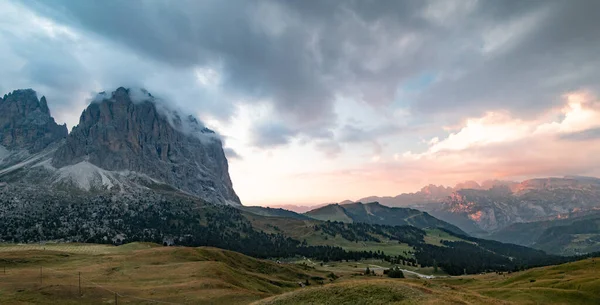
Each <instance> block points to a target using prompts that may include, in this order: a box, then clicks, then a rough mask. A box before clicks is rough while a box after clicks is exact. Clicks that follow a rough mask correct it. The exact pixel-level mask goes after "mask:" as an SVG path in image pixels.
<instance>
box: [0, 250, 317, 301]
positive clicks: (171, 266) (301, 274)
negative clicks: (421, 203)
mask: <svg viewBox="0 0 600 305" xmlns="http://www.w3.org/2000/svg"><path fill="white" fill-rule="evenodd" d="M113 248H114V249H108V250H107V251H101V252H102V253H100V254H98V253H95V254H84V253H69V252H66V251H54V250H45V251H44V250H19V251H12V252H1V253H0V304H32V303H33V304H99V303H114V294H113V293H112V292H111V291H114V292H117V293H118V294H119V295H122V296H120V297H118V301H119V304H129V303H131V304H140V303H141V304H144V303H152V302H147V301H144V300H141V299H139V298H146V299H153V300H159V301H163V302H173V303H186V304H195V303H204V304H244V303H249V302H252V301H255V300H258V299H261V298H265V297H268V296H272V295H275V294H280V293H284V292H287V291H291V290H293V289H295V288H297V287H299V284H298V282H300V281H303V282H304V281H306V279H310V278H311V277H313V276H320V277H322V276H324V273H323V272H319V271H315V270H313V269H308V270H304V269H303V268H301V267H298V266H295V265H288V264H276V263H274V262H270V261H264V260H257V259H254V258H250V257H247V256H245V255H242V254H239V253H236V252H231V251H225V250H221V249H215V248H204V247H202V248H179V247H176V248H173V247H149V248H148V247H145V246H143V245H139V244H137V245H129V246H124V248H121V247H113ZM138 248H146V249H141V250H136V249H138ZM4 266H7V273H6V274H3V269H2V268H3V267H4ZM40 267H42V272H43V276H42V283H41V284H40ZM79 272H81V274H82V279H83V281H82V284H83V291H82V296H79V294H78V273H79ZM313 282H314V281H313ZM99 286H101V287H103V288H101V287H99Z"/></svg>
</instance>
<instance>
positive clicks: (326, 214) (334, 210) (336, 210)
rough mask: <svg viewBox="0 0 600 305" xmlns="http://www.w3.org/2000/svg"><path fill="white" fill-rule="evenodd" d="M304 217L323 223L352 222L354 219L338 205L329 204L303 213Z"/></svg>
mask: <svg viewBox="0 0 600 305" xmlns="http://www.w3.org/2000/svg"><path fill="white" fill-rule="evenodd" d="M304 214H305V215H307V216H309V217H311V218H314V219H318V220H323V221H327V220H329V221H341V222H354V219H352V217H351V216H350V215H348V213H347V212H346V209H345V208H344V207H343V206H341V205H339V204H329V205H326V206H324V207H320V208H317V209H314V210H311V211H308V212H306V213H304Z"/></svg>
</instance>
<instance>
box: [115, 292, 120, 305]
mask: <svg viewBox="0 0 600 305" xmlns="http://www.w3.org/2000/svg"><path fill="white" fill-rule="evenodd" d="M118 304H119V299H118V298H117V293H116V292H115V305H118Z"/></svg>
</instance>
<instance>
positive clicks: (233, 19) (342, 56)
mask: <svg viewBox="0 0 600 305" xmlns="http://www.w3.org/2000/svg"><path fill="white" fill-rule="evenodd" d="M599 10H600V2H598V1H594V0H581V1H570V2H569V1H561V0H549V1H525V2H524V1H516V0H515V1H513V0H507V1H474V0H473V1H469V0H467V1H460V0H459V1H451V0H447V1H412V0H408V1H375V2H373V1H286V2H280V1H270V0H250V1H244V0H231V1H217V0H208V1H190V0H182V1H169V0H155V1H116V0H106V1H88V0H81V1H69V0H49V1H41V0H21V1H17V0H9V1H1V2H0V62H2V67H1V68H0V79H2V82H1V83H0V90H2V91H3V93H5V92H8V91H11V90H14V89H17V88H34V89H36V90H37V91H38V93H39V94H40V95H46V96H47V98H48V102H49V107H50V108H51V110H52V113H53V114H54V115H55V116H56V118H57V121H59V122H63V121H65V122H67V123H68V125H69V126H73V125H74V124H76V123H77V121H78V118H79V114H80V112H81V110H82V109H83V108H84V107H85V106H86V104H87V103H88V101H90V99H91V98H92V97H91V96H90V92H99V91H104V90H106V91H111V90H114V88H117V87H119V86H124V87H128V88H129V87H141V88H146V89H147V90H148V91H150V92H152V93H153V94H155V95H157V96H160V97H162V98H164V99H165V100H168V101H169V102H170V103H173V106H174V107H175V108H177V109H185V111H186V112H189V113H191V114H194V115H196V116H198V117H199V118H201V119H202V120H203V121H204V122H212V123H215V125H218V126H219V127H220V129H223V130H225V131H226V133H225V134H227V136H229V137H230V138H231V139H232V140H231V142H230V143H229V142H228V145H230V144H231V145H230V147H231V148H232V149H235V150H236V151H238V152H240V153H241V154H243V155H244V162H252V157H251V156H250V154H251V153H253V152H255V151H261V150H264V151H269V152H271V153H272V154H274V155H277V153H278V152H279V153H281V152H284V151H286V150H285V148H290V147H295V148H299V147H300V148H302V149H306V150H311V151H314V150H316V151H318V152H320V153H321V155H320V157H321V158H322V154H323V153H324V154H325V155H326V156H328V157H336V159H333V158H326V159H327V162H324V163H323V164H322V166H324V167H328V166H330V167H332V168H335V169H336V170H340V168H342V167H346V168H356V169H357V170H372V171H374V173H373V175H371V174H369V175H368V177H370V179H375V176H374V175H375V173H379V174H382V175H384V173H386V172H387V170H388V169H386V168H380V167H382V166H383V167H385V166H387V165H389V164H392V165H390V166H389V171H390V172H395V171H393V170H395V169H398V170H401V172H397V173H402V175H405V174H407V175H408V176H409V177H417V178H415V179H421V178H418V177H419V174H418V170H417V169H413V167H414V166H417V165H419V166H422V167H423V168H424V169H426V170H430V171H431V175H433V174H436V175H440V177H446V178H444V179H450V178H448V177H450V176H452V177H454V176H457V175H459V174H460V175H467V174H474V175H475V174H476V171H475V169H476V166H481V167H482V169H489V168H492V167H493V166H492V164H496V165H497V166H503V167H505V168H507V171H506V173H509V172H528V173H532V171H533V168H534V166H532V167H531V168H532V170H527V171H524V170H517V168H516V167H513V166H511V165H510V164H522V165H523V166H524V165H526V164H528V162H530V163H531V164H539V166H537V165H536V166H537V168H538V169H539V170H540V173H549V172H558V171H559V170H566V171H574V170H575V169H581V170H582V171H585V170H586V167H585V166H584V165H585V164H586V162H592V161H597V160H595V159H591V158H592V157H590V156H591V155H588V154H587V153H586V151H595V148H594V147H592V146H590V145H591V144H590V143H595V142H594V141H596V140H595V139H596V136H595V134H596V131H595V129H594V128H596V127H595V126H591V125H593V124H591V123H590V122H591V121H590V120H589V119H586V117H585V116H584V115H587V114H589V113H591V112H590V111H592V110H591V109H595V108H594V107H592V106H590V105H589V104H585V105H584V104H581V105H582V107H581V108H580V110H581V111H582V112H578V110H576V109H571V110H568V109H567V108H568V107H570V106H569V105H568V103H567V104H565V102H564V100H563V99H561V95H562V94H563V93H564V92H572V91H577V90H580V89H587V90H590V91H591V92H600V85H599V84H600V59H599V58H598V56H597V54H600V31H597V30H596V29H597V28H600V19H599V18H597V16H596V12H597V11H599ZM0 94H1V93H0ZM264 105H266V106H264ZM263 106H264V107H266V108H267V109H268V111H262V112H261V111H257V112H258V115H254V112H253V111H249V114H247V115H245V116H243V120H242V119H240V115H239V113H238V110H239V109H240V108H244V107H245V108H244V109H246V108H248V109H260V108H261V107H263ZM565 109H567V110H566V112H564V111H565ZM594 111H595V110H594ZM567 115H570V118H571V119H566V116H567ZM563 118H564V119H563ZM582 118H583V119H582ZM577 122H587V123H586V124H587V126H583V125H580V123H577ZM440 126H457V128H451V129H449V130H450V131H449V132H448V131H445V130H442V129H441V128H440ZM208 127H212V126H208ZM557 128H558V129H557ZM587 130H589V131H587ZM491 135H493V136H491ZM436 137H437V140H434V139H435V138H436ZM233 138H236V139H235V140H233ZM525 143H532V145H533V144H535V145H536V146H535V147H532V148H530V149H527V150H524V151H525V152H526V153H524V154H523V155H518V154H517V153H515V151H519V150H518V148H519V147H518V146H516V145H523V144H525ZM553 143H560V145H564V147H569V148H570V149H571V150H574V151H576V152H577V153H575V154H573V155H574V156H573V157H572V156H569V155H568V154H567V153H564V152H565V151H566V150H565V149H564V148H561V146H559V145H558V144H556V145H555V144H553ZM492 147H493V148H494V149H495V150H497V151H498V153H495V152H494V150H493V149H492ZM541 149H553V150H557V151H559V152H560V153H557V154H556V157H552V158H551V156H546V155H543V154H542V155H540V154H539V153H538V152H537V151H538V150H541ZM286 152H287V151H286ZM303 152H304V151H303ZM500 152H503V153H505V154H506V155H507V156H509V155H510V156H512V157H513V158H514V160H515V162H514V163H510V162H509V160H508V159H506V158H504V157H502V155H501V154H500ZM393 155H396V156H397V157H396V158H397V159H398V160H397V161H395V163H389V161H390V160H388V159H390V158H392V157H391V156H393ZM430 156H435V157H436V158H437V159H428V158H430ZM552 156H554V155H552ZM313 157H314V158H317V157H316V156H313ZM373 157H375V159H377V158H379V159H378V162H369V160H371V159H372V158H373ZM410 158H412V159H410ZM484 158H489V159H488V160H487V161H486V160H484ZM560 158H564V159H560ZM572 158H575V159H576V160H575V161H577V162H571V159H572ZM577 158H579V159H577ZM392 159H393V158H392ZM538 159H539V160H544V161H548V162H549V161H555V162H556V166H555V169H554V170H551V169H550V165H547V164H541V163H539V162H537V161H536V162H533V161H535V160H538ZM311 161H314V160H312V159H311ZM363 161H364V162H366V164H368V165H364V166H365V168H362V167H360V166H359V165H357V164H359V163H360V162H363ZM265 162H266V161H265ZM452 162H454V163H452ZM494 162H496V163H494ZM503 162H505V163H503ZM519 162H522V163H519ZM238 163H241V162H238ZM333 163H335V165H330V164H333ZM282 164H283V165H282V166H283V167H286V166H287V167H289V168H288V169H289V170H290V171H291V170H292V168H291V165H289V164H286V163H282ZM569 164H573V165H572V167H569V166H570V165H569ZM589 164H591V163H588V165H589ZM588 168H589V166H588ZM329 169H330V168H327V170H329ZM443 169H445V170H447V172H444V171H443ZM508 169H510V171H509V170H508ZM323 170H325V169H323ZM281 171H282V172H283V171H284V168H282V169H281ZM413 171H414V172H413ZM483 171H485V170H483ZM249 172H251V171H250V170H249ZM423 172H425V170H423ZM386 178H389V179H391V178H390V177H386ZM399 179H400V178H396V179H391V180H386V181H399ZM403 179H404V178H403ZM423 179H424V178H423ZM375 180H377V179H375ZM403 181H404V180H403ZM281 183H283V182H281ZM427 183H429V182H427ZM236 185H240V182H237V181H236ZM264 185H267V183H264ZM358 185H359V184H356V186H358ZM384 187H385V188H389V189H394V188H396V187H397V186H394V185H392V184H391V182H390V184H382V186H378V187H377V190H383V188H384ZM247 189H253V190H255V194H260V193H268V191H267V190H258V189H256V186H254V185H253V186H252V187H248V188H247ZM281 189H283V188H281ZM295 189H298V188H297V187H296V186H294V187H290V188H289V189H288V190H290V193H289V195H288V196H290V197H291V196H300V195H303V194H307V193H310V192H307V191H306V190H304V191H303V192H300V193H294V190H295ZM358 191H359V190H358V189H357V192H358ZM323 192H325V190H324V191H323ZM330 192H333V191H331V190H330ZM391 193H394V192H391ZM323 194H325V193H323ZM242 195H243V194H242ZM365 195H371V194H365ZM332 199H335V198H332ZM245 201H246V200H245Z"/></svg>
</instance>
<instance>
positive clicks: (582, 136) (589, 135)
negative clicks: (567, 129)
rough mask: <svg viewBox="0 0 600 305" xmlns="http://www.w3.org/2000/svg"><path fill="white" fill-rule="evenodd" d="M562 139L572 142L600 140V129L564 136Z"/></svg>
mask: <svg viewBox="0 0 600 305" xmlns="http://www.w3.org/2000/svg"><path fill="white" fill-rule="evenodd" d="M561 139H564V140H571V141H588V140H597V139H600V127H597V128H591V129H586V130H582V131H577V132H572V133H567V134H563V135H561Z"/></svg>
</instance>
